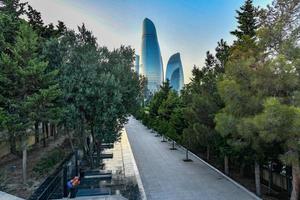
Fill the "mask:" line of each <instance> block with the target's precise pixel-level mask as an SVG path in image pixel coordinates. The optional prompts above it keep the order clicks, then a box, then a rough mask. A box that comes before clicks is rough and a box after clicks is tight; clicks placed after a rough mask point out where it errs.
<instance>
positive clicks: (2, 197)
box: [0, 191, 24, 200]
mask: <svg viewBox="0 0 300 200" xmlns="http://www.w3.org/2000/svg"><path fill="white" fill-rule="evenodd" d="M0 200H24V199H22V198H19V197H16V196H13V195H10V194H7V193H5V192H1V191H0Z"/></svg>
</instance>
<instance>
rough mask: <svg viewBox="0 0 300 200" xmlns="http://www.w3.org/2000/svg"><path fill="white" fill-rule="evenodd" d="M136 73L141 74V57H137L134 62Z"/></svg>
mask: <svg viewBox="0 0 300 200" xmlns="http://www.w3.org/2000/svg"><path fill="white" fill-rule="evenodd" d="M133 67H134V71H135V72H136V73H137V74H139V73H140V72H139V71H140V56H139V55H135V60H134V66H133Z"/></svg>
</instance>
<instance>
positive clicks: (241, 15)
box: [231, 0, 257, 40]
mask: <svg viewBox="0 0 300 200" xmlns="http://www.w3.org/2000/svg"><path fill="white" fill-rule="evenodd" d="M236 12H237V14H238V15H237V17H236V19H237V21H238V29H237V30H235V31H232V32H231V34H233V35H234V36H236V37H237V38H238V39H239V40H241V39H243V37H244V36H249V37H250V38H252V37H254V36H255V31H256V29H257V21H256V16H257V13H256V8H255V7H254V6H253V2H252V0H246V1H245V4H244V5H243V6H242V7H241V8H240V10H237V11H236Z"/></svg>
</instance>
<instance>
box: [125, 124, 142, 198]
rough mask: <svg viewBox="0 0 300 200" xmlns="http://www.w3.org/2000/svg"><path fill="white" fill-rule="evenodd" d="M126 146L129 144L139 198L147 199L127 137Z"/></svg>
mask: <svg viewBox="0 0 300 200" xmlns="http://www.w3.org/2000/svg"><path fill="white" fill-rule="evenodd" d="M123 130H124V134H125V135H126V137H127V138H128V136H127V132H126V129H125V128H124V129H123ZM128 146H129V151H130V154H131V159H132V163H133V170H134V174H135V177H136V181H137V184H138V186H139V190H140V193H141V199H142V200H147V196H146V193H145V189H144V185H143V182H142V179H141V176H140V172H139V169H138V167H137V165H136V162H135V158H134V155H133V153H132V149H131V145H130V142H129V139H128Z"/></svg>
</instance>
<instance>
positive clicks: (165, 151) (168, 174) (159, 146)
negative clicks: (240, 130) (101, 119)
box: [125, 117, 257, 200]
mask: <svg viewBox="0 0 300 200" xmlns="http://www.w3.org/2000/svg"><path fill="white" fill-rule="evenodd" d="M125 129H126V132H127V135H128V139H129V142H130V144H131V148H132V152H133V155H134V157H135V160H136V163H137V167H138V169H139V172H140V176H141V180H142V182H143V186H144V189H145V192H146V196H147V199H148V200H160V199H161V200H202V199H203V200H250V199H257V198H256V197H255V196H254V195H253V194H250V192H248V191H245V190H244V189H242V188H240V187H238V186H237V185H235V184H234V183H232V182H231V181H229V180H228V179H227V178H225V177H224V176H222V175H221V174H219V173H218V172H216V171H215V170H213V169H212V168H210V167H208V166H207V165H206V164H205V163H203V162H202V161H200V160H199V159H197V158H196V157H193V156H191V158H192V160H193V162H183V161H182V159H183V158H184V156H185V152H184V151H183V150H176V151H171V150H169V148H170V145H169V144H167V143H161V142H160V140H161V138H159V137H154V134H152V133H151V132H150V130H149V129H147V128H146V127H145V126H143V125H142V124H141V123H140V122H139V121H137V120H135V119H134V118H132V117H130V119H129V122H128V124H126V126H125Z"/></svg>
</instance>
